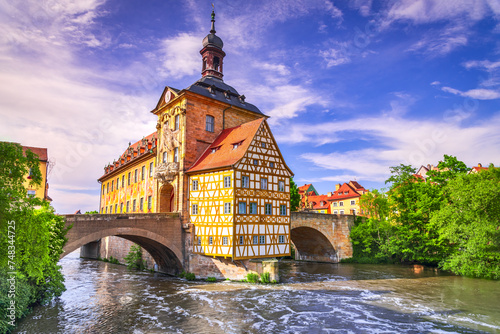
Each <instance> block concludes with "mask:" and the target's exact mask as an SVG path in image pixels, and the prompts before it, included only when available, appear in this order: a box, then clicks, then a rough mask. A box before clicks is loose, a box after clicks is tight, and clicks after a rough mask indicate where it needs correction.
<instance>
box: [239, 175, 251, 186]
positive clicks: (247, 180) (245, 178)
mask: <svg viewBox="0 0 500 334" xmlns="http://www.w3.org/2000/svg"><path fill="white" fill-rule="evenodd" d="M241 187H242V188H249V187H250V178H249V177H248V176H245V175H243V176H242V178H241Z"/></svg>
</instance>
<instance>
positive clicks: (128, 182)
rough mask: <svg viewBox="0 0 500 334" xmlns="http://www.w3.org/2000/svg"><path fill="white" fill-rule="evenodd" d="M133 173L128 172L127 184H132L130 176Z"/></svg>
mask: <svg viewBox="0 0 500 334" xmlns="http://www.w3.org/2000/svg"><path fill="white" fill-rule="evenodd" d="M131 175H132V172H128V178H127V185H128V186H129V185H130V176H131Z"/></svg>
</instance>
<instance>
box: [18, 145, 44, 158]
mask: <svg viewBox="0 0 500 334" xmlns="http://www.w3.org/2000/svg"><path fill="white" fill-rule="evenodd" d="M26 150H30V151H31V152H33V153H35V154H36V155H38V159H39V160H40V161H45V162H47V160H48V154H47V149H46V148H42V147H31V146H23V152H26Z"/></svg>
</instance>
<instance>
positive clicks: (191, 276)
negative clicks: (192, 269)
mask: <svg viewBox="0 0 500 334" xmlns="http://www.w3.org/2000/svg"><path fill="white" fill-rule="evenodd" d="M185 277H186V279H187V280H188V281H194V280H195V279H196V276H195V275H194V274H193V273H186V276H185Z"/></svg>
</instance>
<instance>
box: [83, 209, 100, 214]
mask: <svg viewBox="0 0 500 334" xmlns="http://www.w3.org/2000/svg"><path fill="white" fill-rule="evenodd" d="M98 213H99V212H97V211H96V210H93V211H85V213H84V214H85V215H95V214H98Z"/></svg>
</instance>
